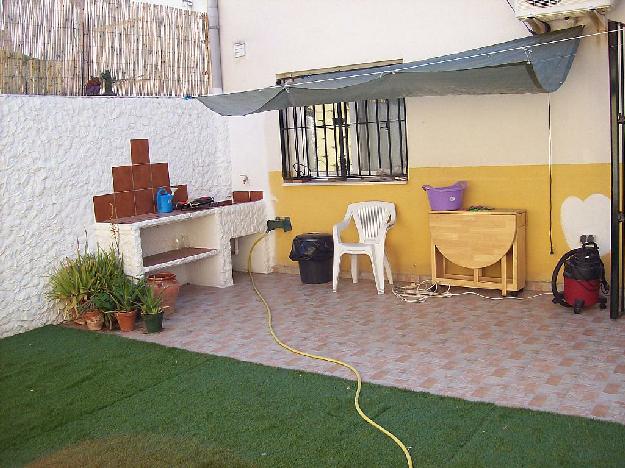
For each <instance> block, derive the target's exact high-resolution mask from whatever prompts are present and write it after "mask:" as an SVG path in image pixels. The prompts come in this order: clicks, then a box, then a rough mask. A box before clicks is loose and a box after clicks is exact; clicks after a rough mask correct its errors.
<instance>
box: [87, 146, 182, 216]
mask: <svg viewBox="0 0 625 468" xmlns="http://www.w3.org/2000/svg"><path fill="white" fill-rule="evenodd" d="M130 158H131V161H132V165H131V166H116V167H113V169H112V174H113V193H109V194H106V195H97V196H95V197H93V211H94V213H95V219H96V222H106V221H110V220H112V219H121V218H128V217H131V216H139V215H146V214H150V213H155V212H156V204H155V196H156V192H157V190H158V189H159V187H165V189H166V190H167V191H168V192H169V193H171V192H172V188H175V189H177V190H176V191H175V192H174V203H177V202H184V201H187V198H188V193H187V186H186V185H173V186H172V185H170V179H169V165H168V164H167V163H152V164H151V163H150V146H149V142H148V140H147V139H136V140H130Z"/></svg>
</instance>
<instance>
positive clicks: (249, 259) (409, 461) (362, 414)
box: [247, 233, 412, 468]
mask: <svg viewBox="0 0 625 468" xmlns="http://www.w3.org/2000/svg"><path fill="white" fill-rule="evenodd" d="M266 237H267V234H266V233H265V234H264V235H263V236H261V237H259V238H258V239H256V242H254V244H252V248H251V249H250V253H249V255H248V257H247V272H248V273H249V275H250V280H251V281H252V287H253V288H254V291H255V292H256V295H257V296H258V297H259V299H260V300H261V302H262V303H263V304H264V306H265V311H266V316H267V328H269V333H271V336H272V338H273V340H274V341H275V342H276V343H277V344H278V345H280V346H282V347H283V348H284V349H286V350H287V351H290V352H292V353H294V354H298V355H300V356H305V357H308V358H311V359H316V360H318V361H326V362H332V363H334V364H338V365H339V366H343V367H345V368H347V369H349V370H350V371H351V372H352V373H353V374H354V375H355V376H356V382H357V384H358V385H357V387H356V394H355V395H354V406H355V407H356V411H357V412H358V414H359V415H360V417H361V418H362V419H364V420H365V421H366V422H367V423H368V424H370V425H371V426H373V427H375V428H376V429H377V430H378V431H380V432H381V433H382V434H384V435H386V436H387V437H389V438H390V439H391V440H392V441H393V442H395V443H396V444H397V445H398V446H399V448H400V449H401V450H402V452H404V455H405V457H406V463H407V464H408V468H412V457H411V456H410V453H409V452H408V449H407V448H406V446H405V445H404V443H403V442H402V441H401V440H399V438H398V437H397V436H395V434H393V433H392V432H390V431H388V430H386V429H385V428H384V427H382V426H380V425H379V424H378V423H376V422H375V421H374V420H373V419H371V418H370V417H369V416H367V415H366V414H365V412H364V411H363V410H362V409H361V408H360V390H361V389H362V379H361V377H360V373H359V372H358V370H357V369H356V368H355V367H354V366H352V365H350V364H348V363H346V362H343V361H340V360H338V359H333V358H330V357H325V356H319V355H317V354H310V353H307V352H305V351H300V350H298V349H295V348H292V347H291V346H289V345H288V344H286V343H284V342H283V341H281V340H280V338H278V337H277V335H276V333H275V331H274V330H273V325H272V318H271V308H270V307H269V304H268V303H267V301H266V300H265V298H264V297H263V295H262V294H261V293H260V291H259V290H258V288H257V287H256V283H255V282H254V275H253V274H252V252H253V251H254V248H255V247H256V246H257V245H258V243H259V242H260V241H262V240H263V239H265V238H266Z"/></svg>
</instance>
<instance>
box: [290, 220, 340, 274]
mask: <svg viewBox="0 0 625 468" xmlns="http://www.w3.org/2000/svg"><path fill="white" fill-rule="evenodd" d="M333 257H334V241H333V240H332V234H324V233H320V232H309V233H306V234H300V235H299V236H296V237H295V239H293V247H292V248H291V254H290V255H289V258H290V259H291V260H293V261H296V262H298V263H299V276H300V278H301V279H302V283H305V284H320V283H328V282H330V281H332V258H333Z"/></svg>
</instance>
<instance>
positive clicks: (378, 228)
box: [332, 201, 396, 294]
mask: <svg viewBox="0 0 625 468" xmlns="http://www.w3.org/2000/svg"><path fill="white" fill-rule="evenodd" d="M351 218H354V222H355V223H356V229H357V230H358V238H359V242H358V243H349V242H342V241H341V232H343V231H344V230H345V229H346V228H347V226H349V224H350V221H351ZM395 219H396V215H395V205H394V204H393V203H389V202H382V201H367V202H361V203H352V204H350V205H348V206H347V213H345V218H344V219H343V221H341V222H340V223H338V224H335V225H334V228H333V229H332V235H333V237H334V263H333V271H332V273H333V276H332V290H333V291H334V292H336V287H337V285H338V281H339V265H340V262H341V255H343V254H350V255H351V261H352V265H351V267H352V281H353V282H354V283H358V257H357V255H368V256H369V258H370V259H371V265H372V267H373V277H374V278H375V286H376V288H377V290H378V294H384V270H386V276H387V278H388V282H389V284H393V274H392V273H391V265H390V263H389V261H388V257H387V256H386V255H385V253H384V242H385V240H386V233H387V232H388V230H389V229H390V228H391V227H393V225H394V224H395Z"/></svg>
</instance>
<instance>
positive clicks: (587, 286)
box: [551, 236, 609, 314]
mask: <svg viewBox="0 0 625 468" xmlns="http://www.w3.org/2000/svg"><path fill="white" fill-rule="evenodd" d="M562 266H564V291H563V292H560V291H558V285H557V281H558V275H559V274H560V270H561V269H562ZM608 289H609V288H608V282H607V281H606V280H605V267H604V266H603V262H602V261H601V256H600V255H599V247H597V244H595V242H594V238H593V237H592V236H588V238H586V237H585V236H582V246H581V248H579V249H573V250H569V251H568V252H567V253H565V254H564V255H563V256H562V258H561V259H560V261H559V262H558V264H557V265H556V268H555V270H553V275H552V277H551V291H552V292H553V303H554V304H560V305H563V306H565V307H573V312H575V313H576V314H579V313H581V311H582V309H583V308H587V307H592V306H593V305H595V304H597V303H599V308H600V309H605V308H606V303H607V299H606V298H605V297H604V296H603V295H602V294H607V293H608Z"/></svg>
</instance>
